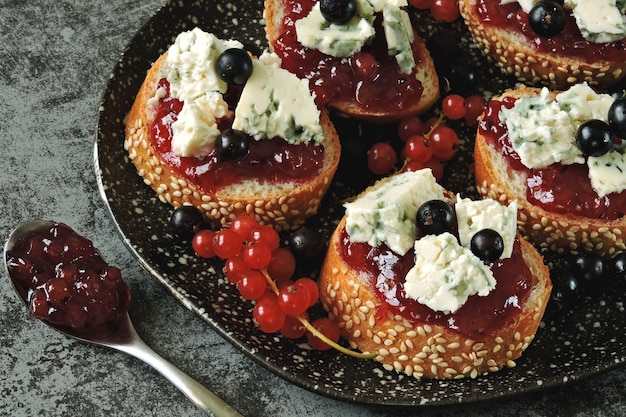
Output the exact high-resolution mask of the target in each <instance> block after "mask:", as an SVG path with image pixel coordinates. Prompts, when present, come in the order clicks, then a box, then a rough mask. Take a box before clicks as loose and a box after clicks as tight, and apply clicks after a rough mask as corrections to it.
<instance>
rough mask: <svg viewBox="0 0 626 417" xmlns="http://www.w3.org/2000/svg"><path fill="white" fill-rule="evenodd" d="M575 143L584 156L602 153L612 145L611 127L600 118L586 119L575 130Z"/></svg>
mask: <svg viewBox="0 0 626 417" xmlns="http://www.w3.org/2000/svg"><path fill="white" fill-rule="evenodd" d="M576 144H577V145H578V148H579V149H580V151H581V152H582V153H583V154H584V155H586V156H600V155H604V154H605V153H607V152H608V151H610V150H611V148H612V147H613V135H612V133H611V128H610V127H609V125H608V124H606V123H605V122H604V121H602V120H598V119H591V120H587V121H586V122H584V123H583V124H581V125H580V126H579V127H578V130H577V131H576Z"/></svg>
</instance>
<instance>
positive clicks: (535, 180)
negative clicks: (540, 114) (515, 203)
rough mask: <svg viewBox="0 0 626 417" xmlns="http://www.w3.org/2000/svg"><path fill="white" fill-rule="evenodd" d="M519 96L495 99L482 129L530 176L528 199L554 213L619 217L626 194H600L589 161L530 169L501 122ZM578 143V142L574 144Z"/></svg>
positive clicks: (512, 164)
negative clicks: (503, 112)
mask: <svg viewBox="0 0 626 417" xmlns="http://www.w3.org/2000/svg"><path fill="white" fill-rule="evenodd" d="M514 103H515V99H514V98H511V97H507V98H505V99H504V100H503V101H497V100H492V101H491V102H490V103H489V104H488V106H487V109H486V111H485V116H484V118H483V120H482V121H481V122H480V123H479V124H478V132H479V133H480V134H482V135H483V136H484V137H485V138H486V139H487V142H488V143H489V144H491V145H492V146H494V147H495V148H496V149H497V150H498V151H499V152H501V153H502V155H504V157H505V159H506V161H507V163H508V164H509V167H510V168H511V169H514V170H517V171H523V172H525V173H526V175H527V185H528V187H527V192H526V198H527V200H528V201H529V202H530V203H532V204H534V205H536V206H539V207H541V208H543V209H544V210H546V211H549V212H551V213H562V214H566V213H572V214H576V215H579V216H584V217H589V218H597V219H606V220H615V219H619V218H621V217H623V216H624V213H626V193H625V192H621V193H611V194H608V195H606V196H604V197H600V196H599V195H598V193H597V192H596V191H595V190H594V189H593V188H592V187H591V181H590V180H589V170H588V168H587V164H573V165H562V164H552V165H550V166H548V167H546V168H542V169H530V168H526V167H525V166H524V165H523V164H522V163H521V161H520V157H519V155H518V154H517V153H516V152H515V150H514V149H513V146H512V145H511V142H510V141H509V137H508V134H507V129H506V125H504V124H503V123H502V122H501V121H500V117H499V113H500V109H501V108H502V106H506V107H508V108H511V107H513V104H514ZM572 146H575V145H572Z"/></svg>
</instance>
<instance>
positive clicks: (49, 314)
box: [6, 223, 130, 335]
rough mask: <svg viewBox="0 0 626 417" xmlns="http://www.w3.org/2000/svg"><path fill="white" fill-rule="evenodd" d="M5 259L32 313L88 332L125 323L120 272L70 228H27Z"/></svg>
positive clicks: (127, 299) (124, 291)
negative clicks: (28, 231) (26, 233)
mask: <svg viewBox="0 0 626 417" xmlns="http://www.w3.org/2000/svg"><path fill="white" fill-rule="evenodd" d="M6 262H7V267H8V270H9V274H10V275H11V278H12V280H13V283H14V285H15V287H16V289H17V290H18V292H19V293H20V296H21V297H22V298H23V299H24V300H27V302H28V305H29V311H30V313H31V314H32V315H33V316H34V317H36V318H38V319H41V320H45V321H47V322H49V323H52V324H55V325H60V326H66V327H68V328H71V329H73V330H74V331H77V332H79V333H82V334H85V333H87V332H88V333H89V334H91V335H94V334H108V333H113V332H115V331H117V330H118V328H119V327H120V326H121V325H123V324H124V321H123V320H122V319H123V318H124V317H125V316H126V311H127V307H128V303H129V302H130V291H129V289H128V287H127V286H126V283H125V282H124V281H123V279H122V275H121V272H120V270H119V269H118V268H116V267H113V266H110V265H108V264H107V263H106V262H105V261H104V260H103V259H102V257H101V256H100V254H99V253H98V251H97V250H96V249H95V248H94V246H93V244H92V242H91V241H90V240H88V239H86V238H84V237H82V236H80V235H78V234H77V233H76V232H74V231H73V230H72V229H71V228H70V227H69V226H67V225H65V224H63V223H57V224H54V225H52V226H51V227H46V228H43V229H41V230H35V231H33V232H31V233H30V234H28V235H27V236H26V237H25V238H23V239H20V240H19V241H18V242H17V243H16V244H15V246H14V247H13V248H12V249H11V250H9V251H8V252H7V256H6Z"/></svg>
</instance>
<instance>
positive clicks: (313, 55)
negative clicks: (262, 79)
mask: <svg viewBox="0 0 626 417" xmlns="http://www.w3.org/2000/svg"><path fill="white" fill-rule="evenodd" d="M283 4H284V10H285V14H284V18H283V24H282V27H281V30H280V36H279V37H278V38H277V40H276V42H275V44H274V45H272V46H273V49H274V52H275V53H276V54H277V55H278V56H280V58H281V59H282V66H283V68H285V69H287V70H288V71H290V72H292V73H294V74H296V75H297V76H298V77H300V78H308V79H309V80H310V86H311V89H312V90H313V91H314V92H315V94H316V99H317V102H318V105H320V106H324V105H326V104H330V105H332V104H333V103H337V102H342V103H345V102H352V103H355V104H356V105H357V106H359V107H361V108H365V109H368V110H370V111H374V112H375V111H385V112H387V111H392V110H398V111H399V110H403V109H405V108H408V107H409V106H410V105H411V104H412V103H415V102H417V101H419V99H420V97H421V95H422V91H423V87H422V84H421V83H420V82H419V81H418V80H417V79H416V78H415V74H414V73H413V74H404V73H402V72H401V71H400V69H399V67H398V64H397V62H396V59H395V57H393V56H389V54H388V52H387V42H386V40H385V37H384V36H382V34H383V28H382V18H381V16H377V19H376V21H375V22H374V28H375V29H376V33H377V36H376V37H375V39H374V40H373V41H372V43H371V44H369V45H365V46H364V47H363V49H362V50H361V51H360V52H358V53H356V54H355V55H353V56H351V57H346V58H335V57H332V56H330V55H326V54H324V53H322V52H320V51H319V50H317V49H312V48H307V47H305V46H303V45H302V44H300V43H299V42H298V40H297V33H296V29H295V22H296V21H297V20H300V19H302V18H304V17H306V16H307V15H308V14H309V12H310V11H311V8H312V7H313V5H314V4H315V1H314V0H283ZM413 54H414V56H416V57H419V56H421V53H420V52H419V49H418V44H417V42H413ZM416 64H417V65H416V66H419V63H418V62H416Z"/></svg>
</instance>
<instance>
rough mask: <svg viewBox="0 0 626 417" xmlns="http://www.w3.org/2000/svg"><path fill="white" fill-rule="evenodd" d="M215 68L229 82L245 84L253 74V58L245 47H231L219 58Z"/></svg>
mask: <svg viewBox="0 0 626 417" xmlns="http://www.w3.org/2000/svg"><path fill="white" fill-rule="evenodd" d="M215 70H216V71H217V74H218V75H219V77H220V78H221V79H222V80H223V81H224V82H226V83H228V84H245V82H246V81H248V78H250V75H251V74H252V58H250V55H248V53H247V52H246V51H244V50H243V49H240V48H230V49H227V50H225V51H224V52H222V54H221V55H220V56H219V57H218V58H217V62H216V63H215Z"/></svg>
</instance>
